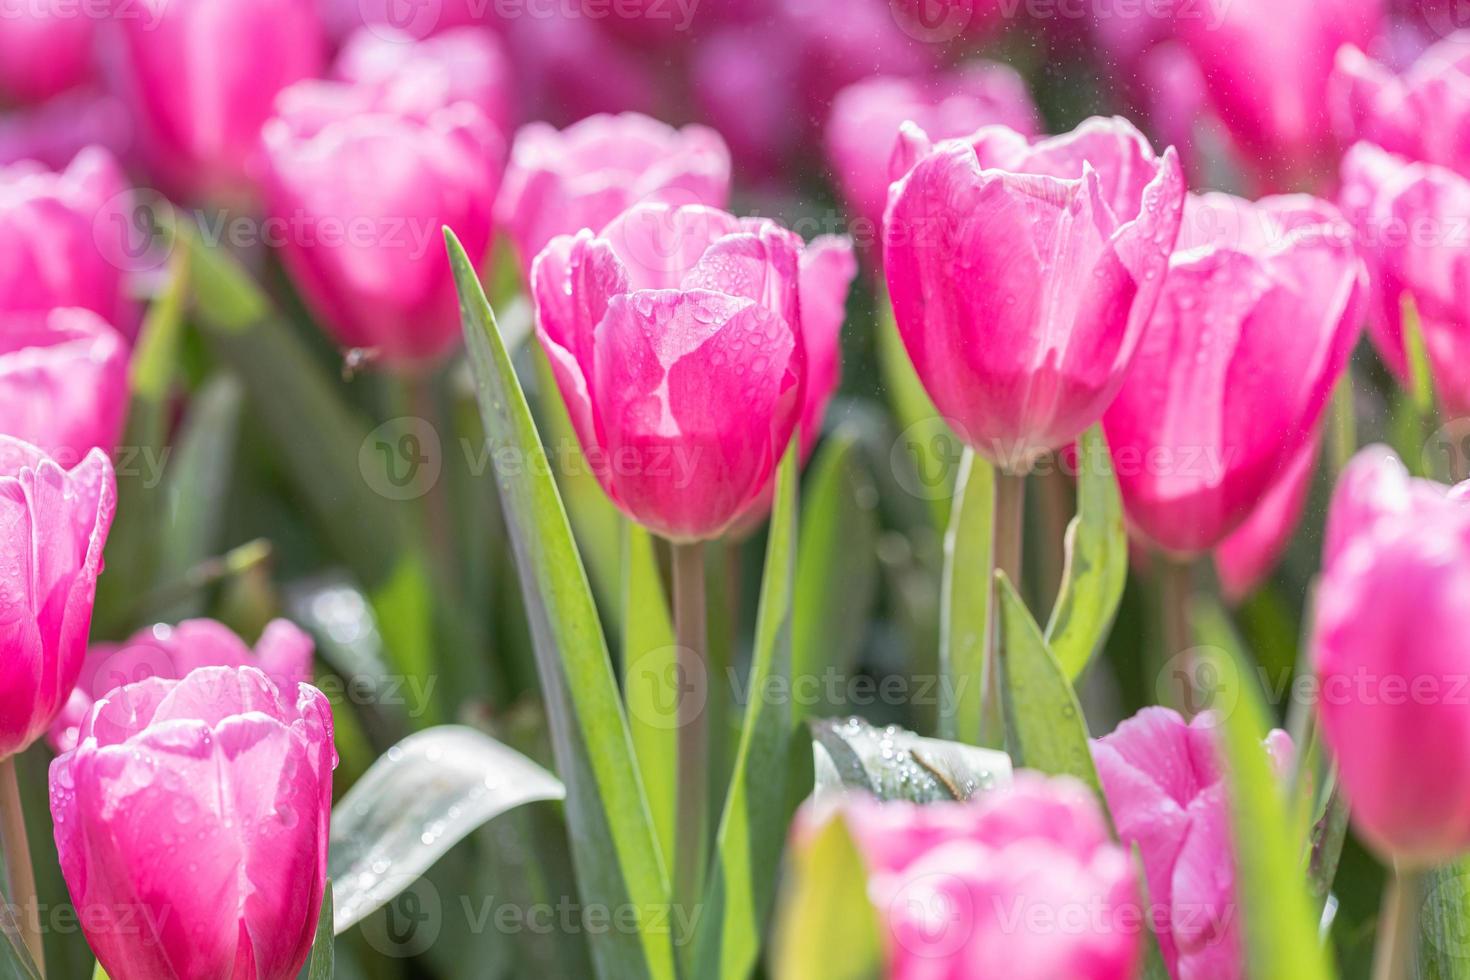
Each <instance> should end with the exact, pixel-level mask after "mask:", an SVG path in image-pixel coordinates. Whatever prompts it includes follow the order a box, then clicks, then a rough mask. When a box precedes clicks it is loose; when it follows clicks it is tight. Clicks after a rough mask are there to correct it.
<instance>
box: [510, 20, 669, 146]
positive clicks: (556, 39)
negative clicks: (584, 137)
mask: <svg viewBox="0 0 1470 980" xmlns="http://www.w3.org/2000/svg"><path fill="white" fill-rule="evenodd" d="M506 38H507V41H508V42H509V48H510V53H511V58H512V59H513V60H514V61H515V77H516V81H517V89H518V90H519V91H520V93H521V94H522V96H524V97H525V99H526V102H525V104H524V105H523V106H522V118H526V119H537V120H544V121H545V122H547V123H549V124H551V125H558V126H561V125H566V124H568V123H571V122H573V121H575V120H578V119H583V118H585V117H587V116H591V115H595V114H598V113H615V112H647V113H656V112H658V111H659V110H660V109H661V108H663V107H664V101H665V100H666V99H667V98H668V95H669V93H668V86H667V85H666V84H664V83H662V82H661V81H660V76H659V73H658V71H657V64H656V62H655V61H654V60H653V59H650V58H648V57H646V55H645V54H644V53H643V52H640V51H638V50H637V48H635V47H634V46H632V45H628V44H624V43H623V42H622V39H620V38H618V37H617V36H615V35H614V34H613V33H612V32H611V31H609V30H607V28H606V27H605V26H604V23H603V21H600V20H593V19H591V18H588V17H554V18H553V17H518V18H516V19H515V20H513V21H511V22H510V23H509V24H508V25H507V33H506Z"/></svg>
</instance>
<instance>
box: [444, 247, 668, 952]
mask: <svg viewBox="0 0 1470 980" xmlns="http://www.w3.org/2000/svg"><path fill="white" fill-rule="evenodd" d="M445 238H446V240H447V243H448V248H449V258H450V264H451V265H452V267H453V269H454V276H455V280H456V283H457V285H458V287H459V298H460V314H461V316H462V317H463V319H464V327H465V339H466V343H467V346H468V349H469V355H470V364H471V366H472V368H473V369H474V375H475V382H476V385H477V387H478V394H479V401H480V412H481V415H482V416H483V419H484V423H485V434H486V438H487V439H488V440H489V443H490V450H491V457H490V458H492V459H495V458H499V457H498V456H497V454H499V453H508V454H511V455H512V456H514V457H516V458H517V459H518V460H520V461H522V462H523V464H524V465H520V466H513V467H497V468H496V471H495V473H496V478H497V481H498V483H499V487H500V502H501V507H502V509H503V510H504V513H505V523H506V528H507V532H508V534H509V536H510V539H511V544H512V547H513V550H514V552H515V556H516V570H517V573H518V574H519V576H520V580H521V592H522V595H523V598H524V600H525V605H526V611H527V615H528V617H529V619H530V623H531V633H532V639H533V645H534V647H535V653H536V664H537V670H538V673H539V675H540V678H541V686H542V693H543V697H544V698H545V701H546V709H547V715H548V720H549V722H550V725H551V735H552V744H553V749H554V751H555V755H556V763H557V769H558V771H559V775H560V776H561V778H562V780H563V782H565V783H566V787H567V822H568V825H569V827H570V830H571V838H572V847H573V852H574V860H575V863H576V867H577V875H578V879H579V881H580V884H581V890H582V899H583V901H584V902H587V903H589V904H593V903H595V904H600V905H604V906H606V907H608V908H613V909H619V908H624V907H631V908H634V909H637V910H639V911H640V912H642V913H643V914H654V913H656V912H657V911H658V910H660V909H666V908H667V903H668V896H669V880H668V874H667V871H666V870H665V866H664V863H663V854H662V851H661V850H660V849H659V845H658V840H657V838H656V837H655V835H654V832H653V827H652V821H653V815H652V812H651V811H650V810H649V806H648V799H647V797H646V796H645V795H644V791H643V780H642V777H641V776H640V775H639V771H638V763H637V760H636V758H635V757H634V754H633V744H632V737H631V735H630V734H629V731H628V721H627V718H626V717H625V716H624V714H623V704H622V699H621V696H620V695H619V692H618V686H617V680H616V678H615V677H614V675H613V670H612V663H611V661H610V658H609V657H608V652H607V641H606V638H605V637H604V636H603V634H602V625H601V623H600V622H599V621H598V618H597V607H596V605H595V604H594V603H593V601H592V592H591V589H590V588H589V587H588V584H587V573H586V571H585V570H584V569H583V567H582V561H581V558H580V557H579V556H578V554H577V549H576V546H575V545H574V544H573V542H572V532H571V528H570V526H569V525H568V523H567V515H566V510H565V509H564V508H563V506H562V502H561V497H560V495H559V494H558V493H557V490H556V483H555V481H554V480H553V479H552V477H551V469H550V464H549V463H548V461H547V458H546V451H545V449H544V448H543V447H542V444H541V439H540V436H539V435H538V433H537V432H536V426H535V423H534V422H532V420H531V410H530V407H529V406H528V405H527V404H526V396H525V393H524V392H523V391H522V390H521V386H520V383H519V382H518V381H517V380H516V376H515V371H514V369H513V368H512V367H511V363H510V357H509V355H508V354H507V353H506V351H505V347H504V345H503V344H502V343H501V340H500V334H499V331H498V330H497V328H496V326H495V315H494V313H492V312H491V310H490V304H489V303H488V302H486V300H485V293H484V290H483V289H482V288H481V286H480V281H479V278H478V277H477V276H476V275H475V270H474V265H473V264H472V263H471V262H470V260H469V257H468V256H467V255H466V254H465V251H464V248H463V246H461V245H460V243H459V240H458V239H457V238H456V237H455V236H454V233H453V232H451V231H449V230H448V229H446V230H445ZM592 948H593V956H594V958H595V960H596V965H597V970H598V973H599V975H600V976H602V977H606V978H618V980H622V978H624V977H628V978H636V977H642V976H652V977H656V978H659V980H663V978H672V977H673V976H674V975H675V967H674V959H673V949H672V945H671V944H670V942H669V941H668V937H667V936H666V935H660V934H659V932H658V931H657V930H654V929H651V928H649V929H639V930H637V931H636V932H634V933H630V932H628V931H625V930H623V931H614V932H612V933H610V934H609V935H608V936H607V937H606V938H605V939H604V940H603V941H602V942H599V943H593V944H592Z"/></svg>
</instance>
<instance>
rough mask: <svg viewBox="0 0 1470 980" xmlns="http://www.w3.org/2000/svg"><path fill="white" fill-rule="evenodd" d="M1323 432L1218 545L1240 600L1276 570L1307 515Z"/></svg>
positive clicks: (1219, 566) (1222, 569)
mask: <svg viewBox="0 0 1470 980" xmlns="http://www.w3.org/2000/svg"><path fill="white" fill-rule="evenodd" d="M1320 444H1321V433H1320V432H1318V433H1316V434H1314V435H1313V437H1312V438H1311V439H1309V440H1308V441H1307V443H1306V445H1304V446H1303V447H1302V448H1301V449H1300V450H1298V451H1297V454H1296V456H1295V458H1293V459H1292V460H1291V462H1289V463H1287V464H1286V469H1285V470H1283V471H1282V472H1281V473H1280V474H1279V475H1278V476H1277V477H1276V482H1275V483H1274V484H1273V485H1272V487H1271V489H1270V490H1268V491H1267V492H1266V495H1265V496H1264V497H1262V498H1261V500H1260V502H1259V503H1257V504H1256V506H1255V508H1254V509H1253V510H1252V511H1251V513H1250V516H1249V517H1247V518H1246V519H1245V523H1243V524H1241V525H1240V527H1238V528H1236V529H1235V530H1234V531H1233V532H1231V534H1230V536H1229V537H1227V538H1226V539H1225V540H1224V541H1222V542H1220V546H1219V547H1218V548H1216V549H1215V569H1216V571H1217V572H1218V573H1219V575H1220V588H1221V589H1222V590H1223V591H1224V593H1225V596H1226V598H1228V599H1230V600H1231V601H1232V602H1239V601H1240V600H1242V599H1244V598H1245V597H1246V596H1248V595H1249V594H1250V593H1251V591H1252V590H1253V589H1255V587H1256V586H1257V585H1259V584H1260V583H1261V582H1262V581H1263V580H1264V579H1265V578H1266V576H1267V575H1270V574H1271V570H1272V569H1273V568H1275V567H1276V562H1277V560H1278V559H1280V557H1281V553H1282V552H1283V551H1285V550H1286V546H1287V545H1288V544H1289V543H1290V542H1291V536H1292V534H1294V533H1295V532H1296V527H1297V524H1298V523H1300V522H1301V519H1302V509H1303V508H1304V507H1306V505H1307V494H1308V492H1309V491H1310V490H1311V489H1312V474H1313V473H1315V472H1316V469H1317V450H1318V447H1319V446H1320Z"/></svg>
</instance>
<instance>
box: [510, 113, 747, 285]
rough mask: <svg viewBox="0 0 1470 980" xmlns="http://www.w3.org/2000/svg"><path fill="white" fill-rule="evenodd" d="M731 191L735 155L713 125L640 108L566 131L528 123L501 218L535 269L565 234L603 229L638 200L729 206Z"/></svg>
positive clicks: (514, 151)
mask: <svg viewBox="0 0 1470 980" xmlns="http://www.w3.org/2000/svg"><path fill="white" fill-rule="evenodd" d="M729 196H730V154H729V151H728V150H726V148H725V143H724V141H723V140H722V139H720V136H719V134H718V133H716V132H714V131H713V130H711V129H706V128H705V127H703V126H685V127H684V128H683V129H675V128H673V127H672V126H667V125H665V124H663V123H661V122H659V121H658V120H656V119H650V118H648V117H647V116H640V115H637V114H636V113H624V114H622V115H619V116H590V117H588V118H586V119H583V120H582V121H581V122H578V123H574V124H573V125H571V126H568V127H567V128H566V129H564V130H561V131H559V132H558V131H557V130H555V129H553V128H552V127H550V126H548V125H547V124H545V123H540V122H536V123H531V124H530V125H527V126H523V127H521V130H520V132H518V133H516V138H515V144H514V146H513V148H512V150H511V158H510V166H509V167H508V168H507V170H506V173H505V184H504V186H503V187H502V188H501V192H500V198H499V199H498V200H497V201H496V204H495V217H496V220H497V221H498V222H499V224H500V226H501V227H503V228H504V229H505V230H506V232H507V233H509V235H510V236H511V239H512V240H513V241H514V242H515V244H516V248H517V250H518V251H519V253H520V257H521V262H522V263H523V265H524V266H525V268H526V269H527V270H529V269H530V266H531V262H532V261H533V260H534V259H535V258H536V255H537V254H538V253H539V252H540V251H541V250H542V249H543V248H545V247H546V244H547V243H548V242H550V241H551V240H552V239H553V238H555V237H556V236H557V235H571V234H575V233H576V232H578V231H580V230H582V229H583V228H586V229H588V230H590V231H598V230H601V229H602V228H603V227H604V226H605V225H607V223H608V222H610V221H612V220H613V219H614V218H616V217H617V216H618V215H620V214H622V213H623V212H624V211H626V210H627V209H628V208H630V207H632V206H633V205H636V204H657V203H662V204H674V205H686V204H688V205H702V206H704V207H711V208H722V207H724V206H725V204H726V202H727V201H728V199H729Z"/></svg>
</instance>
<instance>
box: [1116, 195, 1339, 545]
mask: <svg viewBox="0 0 1470 980" xmlns="http://www.w3.org/2000/svg"><path fill="white" fill-rule="evenodd" d="M1367 288H1368V284H1367V274H1366V272H1365V271H1364V269H1363V264H1362V262H1361V260H1360V259H1359V258H1358V256H1357V252H1356V249H1355V247H1354V243H1353V235H1352V230H1351V229H1350V228H1349V227H1348V226H1347V225H1346V224H1345V223H1344V221H1343V220H1342V216H1341V215H1339V214H1338V212H1337V210H1336V209H1335V208H1333V207H1332V206H1331V205H1330V204H1327V203H1326V202H1323V201H1319V200H1317V199H1315V198H1309V197H1277V198H1266V199H1264V200H1262V201H1258V202H1255V203H1252V202H1250V201H1245V200H1241V199H1239V198H1234V197H1230V196H1228V195H1224V194H1206V195H1202V196H1198V197H1196V196H1191V197H1190V199H1189V201H1188V203H1187V204H1186V205H1185V211H1184V227H1183V229H1182V230H1181V232H1180V234H1179V243H1178V250H1177V251H1176V252H1175V253H1174V257H1173V259H1172V260H1171V262H1170V265H1169V276H1168V281H1167V282H1166V283H1165V285H1164V295H1163V298H1162V299H1161V300H1160V301H1159V305H1158V309H1157V310H1156V311H1155V313H1154V316H1153V319H1152V321H1151V322H1150V323H1149V326H1148V330H1147V332H1146V333H1145V334H1144V338H1143V343H1142V344H1141V345H1140V347H1139V351H1138V356H1137V357H1136V358H1135V359H1134V362H1133V366H1132V368H1130V370H1129V372H1128V376H1127V380H1126V382H1125V383H1124V385H1123V390H1122V391H1121V392H1120V393H1119V394H1118V398H1117V400H1116V401H1115V402H1113V405H1112V407H1111V408H1109V409H1108V412H1107V415H1106V416H1105V418H1104V425H1105V426H1106V428H1107V435H1108V441H1109V444H1110V445H1111V447H1112V451H1113V459H1114V461H1115V463H1116V469H1117V474H1118V483H1119V486H1120V488H1121V489H1122V491H1123V503H1124V505H1125V507H1126V509H1127V512H1128V517H1129V520H1130V521H1131V523H1132V524H1133V526H1134V528H1135V530H1137V531H1139V532H1140V533H1142V534H1143V536H1144V537H1145V538H1147V539H1148V540H1149V541H1150V542H1152V543H1153V544H1155V545H1157V546H1159V547H1161V548H1163V549H1164V550H1166V551H1169V552H1172V553H1174V554H1177V555H1194V554H1198V553H1200V552H1203V551H1207V550H1209V549H1211V548H1213V547H1215V546H1216V545H1218V544H1219V543H1220V542H1221V541H1223V540H1224V539H1225V538H1226V536H1228V535H1229V534H1230V533H1231V532H1232V531H1234V530H1235V529H1236V528H1237V527H1239V526H1240V525H1241V523H1242V522H1243V521H1244V520H1245V519H1246V517H1247V516H1248V515H1249V514H1250V513H1251V511H1252V509H1253V508H1254V507H1255V506H1256V504H1257V503H1258V502H1259V501H1260V500H1261V498H1262V497H1264V496H1265V495H1266V492H1267V491H1268V490H1269V489H1270V488H1271V486H1272V484H1273V483H1274V482H1275V480H1276V479H1277V477H1278V474H1281V473H1283V472H1285V470H1286V468H1287V466H1288V465H1289V464H1290V463H1291V461H1292V460H1293V459H1295V458H1296V456H1297V454H1298V453H1299V452H1301V451H1302V449H1303V447H1304V446H1305V445H1306V444H1307V442H1308V441H1309V440H1310V439H1311V438H1312V434H1313V432H1314V431H1315V430H1316V427H1317V422H1318V420H1319V419H1320V418H1321V417H1322V413H1323V410H1324V409H1325V407H1326V405H1327V401H1328V398H1329V397H1330V396H1331V393H1332V388H1333V386H1334V385H1335V384H1336V383H1337V379H1338V377H1339V376H1340V375H1341V374H1342V371H1343V369H1344V368H1345V367H1346V365H1347V359H1348V355H1349V354H1350V353H1351V352H1352V348H1353V345H1354V344H1355V343H1356V341H1357V337H1358V329H1359V327H1358V324H1359V318H1360V316H1361V314H1362V310H1363V308H1364V302H1365V297H1366V293H1367Z"/></svg>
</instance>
